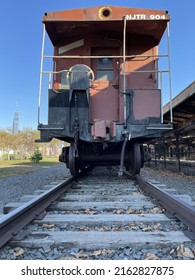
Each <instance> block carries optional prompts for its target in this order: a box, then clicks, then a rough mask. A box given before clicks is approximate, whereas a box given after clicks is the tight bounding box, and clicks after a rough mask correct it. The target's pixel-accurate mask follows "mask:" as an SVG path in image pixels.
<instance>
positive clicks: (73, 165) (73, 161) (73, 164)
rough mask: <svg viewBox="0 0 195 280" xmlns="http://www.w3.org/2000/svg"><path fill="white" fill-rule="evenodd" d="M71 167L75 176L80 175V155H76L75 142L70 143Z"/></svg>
mask: <svg viewBox="0 0 195 280" xmlns="http://www.w3.org/2000/svg"><path fill="white" fill-rule="evenodd" d="M68 158H69V169H70V173H71V174H72V175H73V176H76V175H78V173H79V164H78V157H75V146H74V144H71V145H70V148H69V157H68Z"/></svg>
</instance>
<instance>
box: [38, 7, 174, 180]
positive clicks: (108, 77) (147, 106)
mask: <svg viewBox="0 0 195 280" xmlns="http://www.w3.org/2000/svg"><path fill="white" fill-rule="evenodd" d="M169 20H170V18H169V15H168V13H167V12H166V11H161V10H148V9H135V8H127V7H115V6H104V7H102V6H100V7H92V8H82V9H74V10H64V11H57V12H50V13H45V15H44V17H43V24H44V33H43V47H42V58H41V76H40V90H39V109H38V123H39V124H38V129H39V130H40V132H41V139H40V141H42V142H46V141H50V140H51V139H52V138H57V139H60V140H64V141H66V142H68V143H70V146H69V147H64V148H63V149H62V154H61V156H60V161H63V162H65V163H66V165H67V167H68V168H69V169H70V172H71V174H73V175H75V174H77V173H78V172H79V170H81V169H83V168H85V167H86V166H89V165H120V171H119V173H120V174H122V172H123V169H124V168H125V169H126V170H129V171H130V172H131V174H132V175H134V174H137V173H139V172H140V168H141V167H142V166H143V163H144V161H146V160H147V156H146V155H145V152H144V149H143V146H142V144H143V143H144V142H146V141H147V140H149V139H153V138H156V137H157V136H158V135H160V134H161V133H162V131H163V132H164V131H166V130H167V129H171V128H172V126H171V125H167V124H166V125H165V124H163V119H162V113H161V106H162V104H161V103H162V102H161V88H162V85H161V81H162V79H161V78H160V79H159V73H160V77H161V74H162V72H168V73H170V71H169V70H166V71H160V70H159V69H158V60H159V58H168V61H169V55H162V56H159V54H158V45H159V43H160V40H161V38H162V36H163V34H164V32H165V30H166V28H167V24H168V22H169ZM45 30H46V32H47V34H48V36H49V38H50V40H51V42H52V44H53V46H54V55H52V56H45V55H44V40H45ZM46 59H52V60H53V70H52V71H43V61H44V60H46ZM43 74H48V75H49V77H50V78H49V80H51V82H49V85H52V86H49V97H48V99H49V105H48V124H47V125H44V124H42V123H41V122H40V100H41V88H42V75H43ZM51 76H52V79H51ZM159 80H160V82H159ZM159 84H160V86H159ZM159 87H160V88H159Z"/></svg>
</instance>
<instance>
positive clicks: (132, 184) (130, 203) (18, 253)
mask: <svg viewBox="0 0 195 280" xmlns="http://www.w3.org/2000/svg"><path fill="white" fill-rule="evenodd" d="M140 186H143V188H144V189H145V190H146V191H147V192H148V193H150V194H152V195H154V196H155V198H153V199H151V198H150V197H148V196H145V194H144V193H143V189H142V187H140ZM46 188H49V190H47V191H45V190H42V191H40V194H39V196H38V197H37V196H35V197H29V196H28V197H24V198H23V200H25V199H28V200H29V199H31V200H30V201H28V202H26V203H24V202H23V203H24V204H23V205H19V204H8V205H6V206H5V208H4V212H6V213H8V212H9V211H10V210H13V209H14V208H15V207H18V206H19V208H16V209H15V210H13V211H11V212H9V213H8V214H6V215H5V216H3V217H2V218H1V220H0V244H1V246H3V245H4V246H5V245H6V243H7V242H8V241H9V244H8V245H7V246H6V247H4V248H2V249H1V251H2V254H1V256H4V258H5V256H6V253H7V255H9V256H10V253H9V251H10V250H12V253H13V255H14V256H15V258H17V257H19V258H21V259H28V258H31V259H33V258H35V259H36V258H41V259H42V258H43V259H44V258H45V259H48V258H55V259H59V258H68V259H69V258H81V259H82V258H84V259H85V258H96V257H98V258H100V259H101V258H111V259H112V258H113V254H114V253H113V252H117V250H120V252H123V251H125V252H127V250H129V256H131V254H130V251H133V252H135V251H136V250H137V251H139V250H140V249H142V251H143V248H144V249H145V252H146V258H147V252H150V251H153V250H154V249H155V252H156V255H157V256H156V257H157V258H158V250H159V251H162V248H163V250H164V251H166V252H170V254H171V252H172V254H173V252H175V253H176V251H177V250H178V249H177V248H183V250H184V248H185V246H188V244H189V246H190V245H192V244H193V242H192V241H191V239H193V238H194V235H193V231H194V232H195V208H194V207H193V206H190V205H189V203H186V202H184V201H182V200H181V199H189V198H188V197H180V198H181V199H180V198H178V197H177V196H173V194H172V193H168V192H167V190H166V186H164V185H162V184H159V183H157V182H154V181H152V182H147V183H146V182H145V181H144V180H143V178H141V177H140V176H136V180H130V179H129V177H128V175H127V174H125V175H124V176H123V177H117V170H116V169H114V168H95V169H93V170H92V171H90V172H89V173H85V174H81V175H80V176H79V177H78V178H73V177H72V178H70V179H67V180H66V181H65V182H62V183H58V184H57V186H53V187H52V186H46ZM162 189H164V190H163V191H162ZM172 192H173V190H172ZM32 202H33V203H32ZM159 203H160V205H159ZM162 205H164V206H162ZM46 208H47V210H46V211H45V209H46ZM165 208H166V209H168V211H166V210H165ZM26 211H28V212H26ZM20 212H21V213H20ZM165 213H169V218H168V217H167V216H166V215H165ZM170 214H171V219H170ZM16 217H17V218H16ZM179 219H180V220H181V221H180V220H179ZM30 222H31V223H30ZM29 223H30V224H29ZM26 224H27V225H26ZM13 225H16V227H15V228H14V227H13ZM184 230H185V231H186V232H188V236H187V235H186V234H184V232H183V231H184ZM189 237H190V238H191V239H190V238H189ZM181 246H183V247H181ZM186 248H188V247H186ZM190 252H191V254H192V255H191V256H190V258H193V249H192V251H191V250H190ZM180 253H181V252H180ZM194 253H195V252H194ZM36 254H37V255H36ZM151 255H153V254H151ZM121 256H125V255H124V253H122V255H121ZM149 256H150V254H149ZM2 258H3V257H2ZM140 258H143V256H142V255H140ZM154 258H155V256H154Z"/></svg>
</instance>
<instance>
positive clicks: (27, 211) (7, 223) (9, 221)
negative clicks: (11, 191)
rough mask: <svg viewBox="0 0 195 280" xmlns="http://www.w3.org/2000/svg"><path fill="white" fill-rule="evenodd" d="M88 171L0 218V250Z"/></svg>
mask: <svg viewBox="0 0 195 280" xmlns="http://www.w3.org/2000/svg"><path fill="white" fill-rule="evenodd" d="M87 171H88V168H86V169H85V170H84V171H82V172H80V173H79V174H78V176H75V177H70V178H69V179H67V180H65V181H64V182H63V183H60V184H58V185H57V186H54V187H52V188H51V189H49V190H48V191H46V192H44V193H43V194H40V195H39V196H37V197H35V198H34V199H31V200H30V201H28V202H26V203H24V204H23V205H22V206H20V207H18V208H16V209H15V210H13V211H11V212H10V213H8V214H6V215H4V216H3V217H1V218H0V248H2V247H3V246H4V245H5V244H6V243H7V242H8V241H9V240H10V239H11V238H13V237H14V236H16V235H17V234H18V233H19V232H20V231H21V230H22V229H23V228H24V227H25V226H26V225H27V224H28V223H30V222H31V221H32V220H34V219H35V218H36V219H37V218H38V217H39V216H40V215H41V214H42V213H44V211H45V210H46V208H47V207H48V206H49V205H51V204H52V203H53V202H54V201H55V200H56V199H57V198H58V197H59V196H60V195H61V194H62V193H64V192H66V191H67V190H68V189H69V188H70V187H71V183H73V182H74V181H75V179H76V178H78V177H80V176H82V175H84V174H85V173H86V172H87Z"/></svg>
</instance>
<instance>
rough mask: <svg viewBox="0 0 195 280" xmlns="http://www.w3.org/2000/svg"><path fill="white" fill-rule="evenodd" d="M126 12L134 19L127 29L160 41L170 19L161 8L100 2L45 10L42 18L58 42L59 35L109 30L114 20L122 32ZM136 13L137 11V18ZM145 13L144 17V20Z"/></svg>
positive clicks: (60, 36)
mask: <svg viewBox="0 0 195 280" xmlns="http://www.w3.org/2000/svg"><path fill="white" fill-rule="evenodd" d="M126 15H130V16H131V20H128V22H127V32H130V33H134V34H145V35H146V36H152V37H153V38H154V40H155V41H156V43H157V42H159V41H160V39H161V37H162V35H163V33H164V30H165V29H166V26H167V21H169V15H168V14H167V12H166V11H162V10H152V9H139V8H129V7H116V6H97V7H92V8H82V9H74V10H63V11H57V12H50V13H46V14H45V16H44V17H43V22H44V23H45V25H46V30H47V32H48V34H49V36H50V38H51V41H52V42H53V44H54V45H55V44H56V43H57V42H58V41H59V39H62V38H63V37H64V38H65V37H66V38H67V37H69V36H70V37H71V36H75V35H80V32H83V31H85V32H86V34H88V33H89V32H97V31H98V30H102V28H103V29H104V30H105V31H106V30H110V27H111V29H112V30H113V21H115V27H114V30H115V31H120V32H121V30H122V28H123V19H124V16H126ZM134 15H136V17H135V19H134ZM150 15H153V16H154V19H153V18H152V19H151V18H150ZM144 16H145V19H144V20H143V17H144ZM155 16H163V17H165V19H163V20H161V19H159V18H158V19H155ZM140 19H141V20H140ZM105 22H106V24H105Z"/></svg>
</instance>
